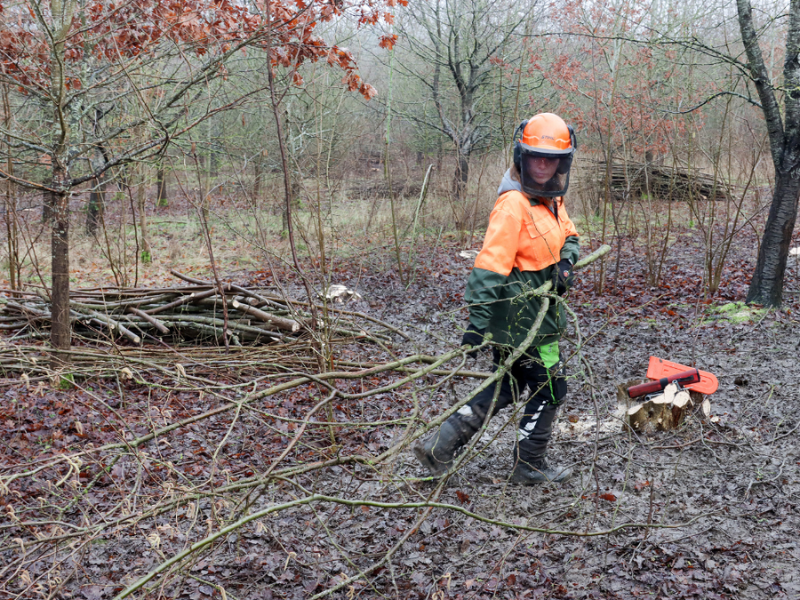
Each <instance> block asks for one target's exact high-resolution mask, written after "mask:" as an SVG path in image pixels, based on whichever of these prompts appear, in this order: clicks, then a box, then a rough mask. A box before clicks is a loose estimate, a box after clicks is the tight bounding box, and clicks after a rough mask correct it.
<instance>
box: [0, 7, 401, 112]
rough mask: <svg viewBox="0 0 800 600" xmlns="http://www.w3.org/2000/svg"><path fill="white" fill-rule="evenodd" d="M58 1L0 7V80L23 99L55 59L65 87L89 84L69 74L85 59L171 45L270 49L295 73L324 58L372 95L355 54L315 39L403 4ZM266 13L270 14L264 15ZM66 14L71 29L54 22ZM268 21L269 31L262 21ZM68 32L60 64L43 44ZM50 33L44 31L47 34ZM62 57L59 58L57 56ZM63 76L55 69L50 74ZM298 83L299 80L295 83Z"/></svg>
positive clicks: (45, 82)
mask: <svg viewBox="0 0 800 600" xmlns="http://www.w3.org/2000/svg"><path fill="white" fill-rule="evenodd" d="M75 1H76V0H62V1H61V2H54V1H52V0H51V1H45V2H39V1H34V0H20V1H16V2H14V1H10V2H9V1H0V69H2V71H1V72H0V77H2V78H3V79H4V80H5V81H6V82H7V83H12V84H14V85H15V86H17V87H18V88H19V90H20V91H21V92H23V93H28V94H31V93H33V94H47V93H48V90H49V89H50V87H51V84H52V81H51V77H52V75H53V71H54V69H53V60H63V61H64V65H63V67H64V68H63V77H64V84H65V87H67V89H71V90H76V89H80V88H82V87H84V86H85V85H87V84H88V82H87V81H83V80H82V70H81V69H79V68H70V67H71V66H76V67H77V65H78V63H83V62H84V61H86V60H95V61H97V62H98V63H102V64H109V63H110V64H112V65H119V64H122V65H124V64H125V63H126V62H127V61H130V60H132V59H136V58H147V55H148V54H154V53H156V52H157V51H159V50H163V48H164V45H165V44H174V45H175V46H180V47H182V48H186V47H188V48H190V51H192V52H194V53H196V54H197V55H199V56H206V55H209V56H212V57H213V56H215V55H223V54H225V53H227V52H229V51H230V50H231V49H232V48H234V47H236V46H242V45H243V44H246V45H249V46H253V47H258V48H261V49H266V48H267V47H269V48H270V59H271V63H272V65H273V66H283V67H297V66H299V65H300V64H302V63H303V62H305V61H312V62H315V61H317V60H320V59H324V60H326V61H327V63H328V64H329V65H331V66H337V67H339V68H341V69H342V70H343V71H344V78H343V82H344V83H345V84H346V85H347V86H348V88H349V89H350V91H357V92H359V93H360V94H362V95H363V96H364V97H365V98H368V99H369V98H372V97H373V96H374V95H375V94H376V91H375V89H374V88H373V87H372V86H371V85H369V84H367V83H365V82H363V81H362V80H361V78H360V77H359V75H358V74H357V73H356V64H355V60H354V58H353V55H352V54H351V53H350V52H349V51H348V50H347V49H344V48H339V47H337V46H335V45H333V46H332V45H330V44H328V43H326V42H325V40H323V39H322V37H320V36H319V35H317V34H316V28H317V26H318V25H319V24H320V23H323V22H326V21H330V20H332V19H334V18H336V17H340V16H344V15H348V16H351V17H354V18H355V19H356V20H357V23H358V25H359V26H363V25H375V24H377V23H378V22H379V21H381V20H383V21H384V22H387V23H391V22H392V15H391V13H389V12H388V10H389V9H390V8H392V7H394V6H396V5H397V4H401V5H405V4H406V3H407V0H365V1H358V2H355V1H350V0H316V1H311V2H306V1H304V0H293V1H285V0H273V1H272V2H270V3H269V7H267V6H266V3H265V2H263V1H259V2H257V3H256V8H255V9H250V8H248V7H247V6H245V5H243V4H239V3H237V2H232V1H230V0H168V1H164V0H129V1H125V0H121V1H120V2H107V1H94V2H87V3H85V4H83V5H82V6H74V7H72V8H73V10H65V9H64V5H65V4H68V3H71V2H75ZM267 8H268V10H267ZM64 14H68V15H70V17H69V23H67V24H64V23H61V22H60V20H59V15H64ZM267 14H268V15H269V17H270V23H269V26H267V23H266V22H265V15H267ZM65 26H66V27H67V35H65V36H64V37H61V39H63V40H65V41H64V46H63V49H61V50H62V51H61V52H59V53H58V54H60V57H59V58H55V59H54V53H53V52H52V50H53V48H52V46H51V44H50V43H48V42H49V41H50V40H49V39H48V35H49V34H50V32H52V31H56V30H62V31H63V28H64V27H65ZM48 30H49V31H48ZM393 43H394V36H391V35H389V36H384V38H382V40H381V46H382V47H384V48H391V46H392V45H393ZM61 57H63V59H62V58H61ZM55 70H56V72H59V71H61V69H60V68H56V69H55ZM295 81H296V83H301V82H302V79H298V78H297V77H295Z"/></svg>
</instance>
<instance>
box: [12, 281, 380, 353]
mask: <svg viewBox="0 0 800 600" xmlns="http://www.w3.org/2000/svg"><path fill="white" fill-rule="evenodd" d="M173 274H174V275H176V276H177V277H180V278H181V279H183V280H184V281H187V282H188V283H190V284H191V285H188V286H184V287H174V288H160V289H159V288H139V289H118V288H114V289H91V290H72V291H71V292H70V320H71V322H72V326H73V331H74V333H75V335H77V336H82V337H90V338H92V337H94V338H98V337H99V338H109V337H110V338H121V337H124V338H127V339H128V340H130V341H131V342H133V343H134V344H141V343H142V339H143V338H145V339H147V338H149V339H151V340H153V341H156V340H157V339H162V340H169V341H172V342H183V341H190V342H194V343H197V342H200V343H203V342H211V343H216V344H224V343H226V341H227V343H228V344H230V345H234V346H238V345H243V344H264V343H270V342H277V341H286V340H287V337H289V336H297V335H299V334H300V333H302V329H303V327H304V326H305V325H309V324H310V323H311V321H312V320H311V316H310V314H308V313H306V312H300V307H301V306H304V307H306V308H307V307H308V305H307V304H306V303H302V302H299V303H295V302H289V301H287V300H286V299H284V298H281V297H278V296H274V295H271V294H270V293H268V292H266V291H263V290H254V289H249V288H245V287H241V286H238V285H233V284H228V283H224V284H223V285H222V290H220V289H219V287H218V286H216V285H215V284H213V283H210V282H206V281H202V280H197V279H193V278H191V277H187V276H185V275H182V274H180V273H176V272H174V271H173ZM9 296H11V297H0V309H2V313H1V314H0V315H1V316H0V330H6V331H7V332H13V333H14V335H13V338H14V339H23V338H37V337H46V336H47V331H46V330H47V329H49V327H50V311H51V307H50V303H49V302H48V301H47V300H45V299H44V298H42V297H40V296H38V295H35V294H25V295H19V294H9ZM225 309H227V310H225ZM226 313H227V315H226ZM348 325H350V324H349V323H346V322H343V321H342V320H341V319H337V323H336V326H335V327H334V326H331V327H330V329H331V330H332V333H333V334H338V335H339V336H346V337H351V336H358V337H362V336H365V335H366V333H365V332H364V331H363V330H359V329H360V328H358V327H356V326H355V325H353V328H354V329H355V330H353V329H348ZM226 338H227V340H226Z"/></svg>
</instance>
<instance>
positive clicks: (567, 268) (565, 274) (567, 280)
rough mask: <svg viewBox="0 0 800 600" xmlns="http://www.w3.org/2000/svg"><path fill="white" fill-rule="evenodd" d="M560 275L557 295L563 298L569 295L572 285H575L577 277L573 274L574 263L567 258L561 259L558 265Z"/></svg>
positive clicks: (558, 275) (557, 282)
mask: <svg viewBox="0 0 800 600" xmlns="http://www.w3.org/2000/svg"><path fill="white" fill-rule="evenodd" d="M556 268H557V269H558V274H557V275H556V293H557V294H558V295H559V296H563V295H564V294H566V293H567V291H568V290H569V288H571V287H572V284H573V283H575V275H574V274H573V273H572V263H571V262H569V261H568V260H567V259H566V258H563V259H561V260H560V261H559V262H558V265H556Z"/></svg>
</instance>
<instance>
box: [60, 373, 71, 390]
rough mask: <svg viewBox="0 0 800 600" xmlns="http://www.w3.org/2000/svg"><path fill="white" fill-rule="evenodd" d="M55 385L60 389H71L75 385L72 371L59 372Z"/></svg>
mask: <svg viewBox="0 0 800 600" xmlns="http://www.w3.org/2000/svg"><path fill="white" fill-rule="evenodd" d="M57 386H58V389H60V390H71V389H72V388H74V387H75V375H74V374H73V373H60V374H59V375H58V384H57Z"/></svg>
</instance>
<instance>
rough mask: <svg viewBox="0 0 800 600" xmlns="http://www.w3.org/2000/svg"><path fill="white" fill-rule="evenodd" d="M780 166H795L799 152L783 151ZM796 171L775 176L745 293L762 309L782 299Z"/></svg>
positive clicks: (798, 189) (799, 183) (799, 191)
mask: <svg viewBox="0 0 800 600" xmlns="http://www.w3.org/2000/svg"><path fill="white" fill-rule="evenodd" d="M786 154H787V155H790V157H789V156H787V158H790V160H785V161H784V162H787V163H790V164H797V154H800V148H798V149H796V150H794V151H793V152H790V151H788V150H787V151H786ZM798 176H800V167H796V168H794V169H792V170H789V171H788V172H785V173H782V174H780V175H778V177H777V181H776V182H775V193H774V195H773V197H772V205H771V206H770V210H769V217H767V225H766V228H765V230H764V237H763V238H762V239H761V249H760V251H759V253H758V262H757V263H756V270H755V273H753V279H752V281H751V282H750V289H749V290H748V292H747V302H757V303H758V304H763V305H765V306H780V305H781V301H782V299H783V276H784V273H785V271H786V262H787V259H788V258H789V246H790V244H791V241H792V231H794V224H795V220H796V218H797V202H798V197H800V180H799V179H798Z"/></svg>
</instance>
